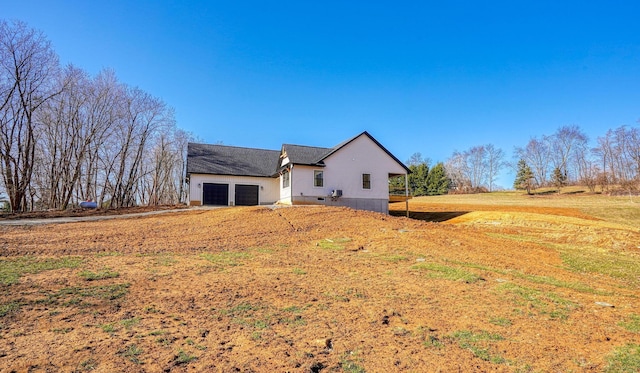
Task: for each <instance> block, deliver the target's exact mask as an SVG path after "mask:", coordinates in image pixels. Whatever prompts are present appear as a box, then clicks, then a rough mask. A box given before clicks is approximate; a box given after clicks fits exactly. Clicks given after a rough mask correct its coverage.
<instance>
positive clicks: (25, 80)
mask: <svg viewBox="0 0 640 373" xmlns="http://www.w3.org/2000/svg"><path fill="white" fill-rule="evenodd" d="M58 69H59V65H58V57H57V55H56V54H55V52H54V51H53V49H52V48H51V45H50V43H49V41H48V40H47V39H46V38H45V36H44V34H43V33H42V32H40V31H36V30H34V29H31V28H29V27H27V25H26V24H25V23H23V22H19V21H16V22H12V23H8V22H6V21H0V162H1V163H2V171H3V172H2V179H3V182H4V185H5V188H6V190H7V194H8V195H9V200H10V203H11V209H12V211H24V210H25V209H26V208H27V203H31V204H33V199H32V198H29V197H32V195H31V196H29V195H28V192H29V191H30V190H31V189H30V188H31V178H32V176H33V169H34V160H35V151H36V143H37V141H38V139H37V136H36V135H37V133H38V128H37V126H38V124H37V122H36V121H35V115H36V112H37V111H38V110H39V109H40V108H41V106H42V105H43V104H44V103H45V102H47V100H49V99H51V98H52V97H53V96H55V95H56V94H58V93H59V91H57V90H55V89H54V88H53V81H54V79H53V78H54V77H55V76H56V74H57V72H58Z"/></svg>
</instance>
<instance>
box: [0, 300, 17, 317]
mask: <svg viewBox="0 0 640 373" xmlns="http://www.w3.org/2000/svg"><path fill="white" fill-rule="evenodd" d="M19 309H20V303H18V302H9V303H5V304H0V317H5V316H7V315H9V314H12V313H15V312H18V310H19Z"/></svg>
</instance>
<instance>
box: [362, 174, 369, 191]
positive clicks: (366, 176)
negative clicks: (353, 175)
mask: <svg viewBox="0 0 640 373" xmlns="http://www.w3.org/2000/svg"><path fill="white" fill-rule="evenodd" d="M362 189H371V174H362Z"/></svg>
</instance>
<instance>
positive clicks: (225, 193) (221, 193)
mask: <svg viewBox="0 0 640 373" xmlns="http://www.w3.org/2000/svg"><path fill="white" fill-rule="evenodd" d="M202 204H203V205H218V206H227V205H228V204H229V184H214V183H203V184H202Z"/></svg>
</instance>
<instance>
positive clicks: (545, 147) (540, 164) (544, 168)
mask: <svg viewBox="0 0 640 373" xmlns="http://www.w3.org/2000/svg"><path fill="white" fill-rule="evenodd" d="M515 158H516V159H524V160H525V162H526V163H527V165H529V167H530V168H531V171H532V172H533V178H534V180H535V182H534V183H533V184H535V185H534V187H535V186H544V185H546V184H547V182H548V175H549V168H550V167H551V149H550V147H549V141H548V138H543V139H537V138H535V137H534V138H531V139H530V140H529V142H528V143H527V145H526V146H525V147H524V148H520V147H517V148H515Z"/></svg>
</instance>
